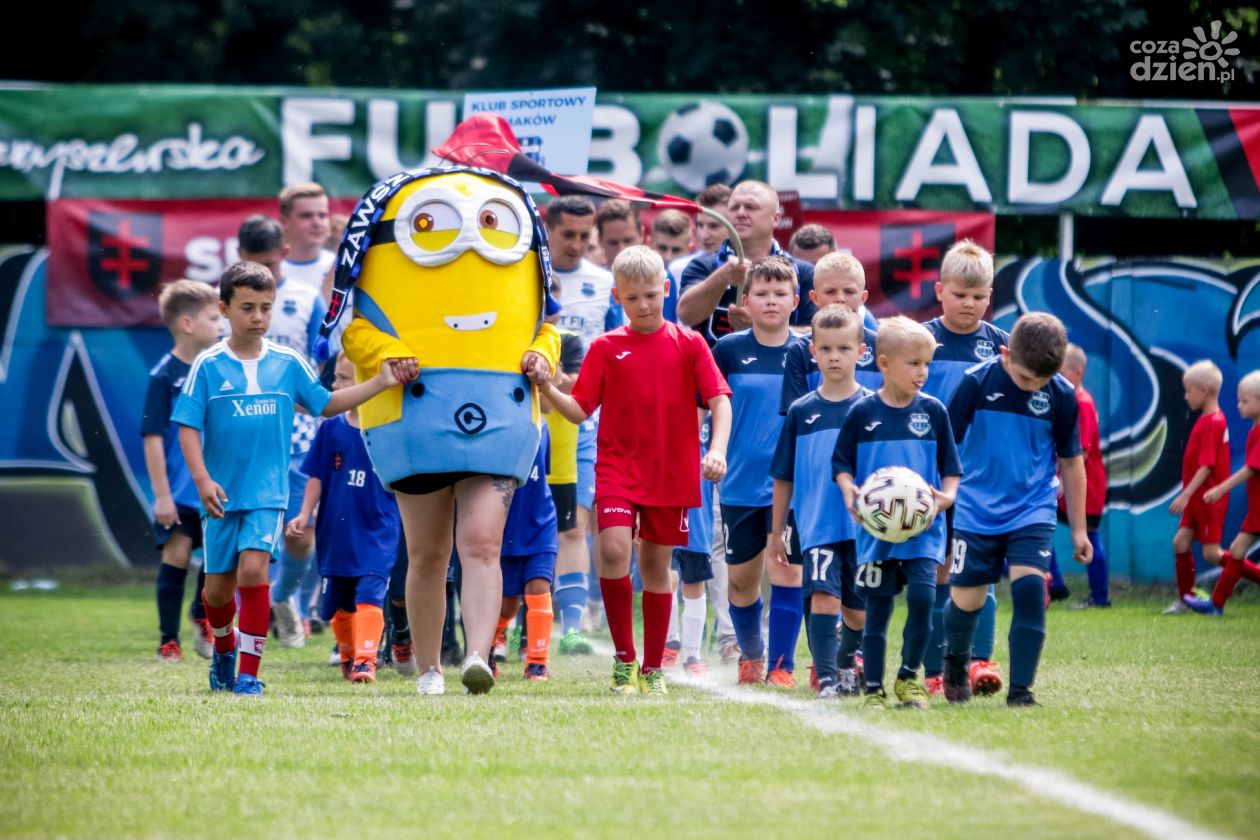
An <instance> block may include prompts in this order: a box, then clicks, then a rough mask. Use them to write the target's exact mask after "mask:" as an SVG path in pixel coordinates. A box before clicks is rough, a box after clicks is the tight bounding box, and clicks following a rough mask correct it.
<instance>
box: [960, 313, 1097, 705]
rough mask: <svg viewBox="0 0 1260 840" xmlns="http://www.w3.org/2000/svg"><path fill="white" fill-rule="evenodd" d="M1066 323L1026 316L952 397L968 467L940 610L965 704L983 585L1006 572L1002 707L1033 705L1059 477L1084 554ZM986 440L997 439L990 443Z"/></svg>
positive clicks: (1077, 554)
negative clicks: (1007, 626)
mask: <svg viewBox="0 0 1260 840" xmlns="http://www.w3.org/2000/svg"><path fill="white" fill-rule="evenodd" d="M1066 349H1067V331H1066V330H1065V329H1064V328H1063V323H1062V322H1061V321H1060V320H1059V319H1058V318H1056V317H1054V316H1053V315H1050V314H1048V313H1045V312H1032V313H1029V314H1027V315H1024V316H1023V317H1022V318H1020V319H1019V321H1017V322H1016V324H1015V330H1014V331H1013V332H1012V333H1011V340H1010V347H1009V349H1008V348H1007V347H1003V348H1001V349H1000V351H999V354H1000V355H999V357H998V358H996V359H990V360H988V361H986V362H982V363H980V364H978V365H975V366H974V367H972V368H971V369H969V370H968V371H967V374H966V376H964V377H963V381H962V383H961V384H960V385H959V386H958V389H957V390H956V391H955V392H954V396H953V398H952V399H951V400H950V404H949V415H950V420H951V422H952V424H953V429H954V437H955V439H956V440H957V441H958V444H959V451H960V454H961V457H962V463H963V466H964V469H965V470H966V475H965V477H964V478H963V482H962V486H961V487H960V488H959V490H958V504H957V511H956V513H955V514H954V543H953V547H952V550H951V563H950V575H949V582H950V602H949V604H948V605H947V606H946V608H945V632H946V644H947V652H946V654H945V697H946V699H948V700H949V701H950V702H951V703H964V702H966V701H967V700H969V699H971V694H972V691H971V680H970V677H969V675H968V673H967V662H968V659H969V658H970V655H971V647H972V642H973V639H974V636H975V632H976V622H977V621H978V619H979V613H980V608H981V606H982V605H983V604H984V599H985V592H986V589H987V588H988V587H989V586H990V585H991V584H994V583H997V581H998V580H999V579H1000V578H1001V575H1002V567H1003V565H1004V564H1005V565H1008V566H1009V567H1010V577H1011V605H1012V615H1011V632H1010V653H1011V687H1010V690H1009V691H1008V692H1007V695H1006V704H1007V705H1008V706H1032V705H1036V702H1035V700H1034V698H1033V693H1032V684H1033V679H1034V677H1035V676H1036V673H1037V663H1038V661H1039V660H1040V658H1041V648H1042V645H1043V644H1044V642H1045V637H1046V599H1045V591H1046V590H1045V577H1046V572H1047V570H1048V569H1049V567H1050V557H1051V554H1052V547H1053V542H1054V528H1055V509H1056V506H1057V501H1058V488H1059V479H1058V478H1057V477H1056V475H1055V473H1056V468H1057V471H1058V472H1060V473H1061V474H1062V476H1063V485H1064V489H1065V491H1066V492H1065V494H1064V495H1065V500H1066V502H1067V509H1068V521H1069V523H1070V525H1071V529H1072V548H1073V558H1074V559H1075V560H1076V561H1077V562H1080V563H1089V561H1090V559H1091V556H1092V549H1091V547H1090V542H1089V536H1088V535H1087V533H1086V527H1085V466H1084V461H1083V460H1082V458H1081V440H1080V433H1079V432H1078V430H1077V412H1078V408H1077V402H1076V392H1075V390H1074V389H1073V388H1072V384H1071V383H1070V382H1068V381H1067V380H1066V379H1065V378H1063V377H1062V376H1060V375H1059V369H1060V368H1061V367H1062V365H1063V356H1064V353H1065V351H1066ZM994 441H1001V445H995V444H994Z"/></svg>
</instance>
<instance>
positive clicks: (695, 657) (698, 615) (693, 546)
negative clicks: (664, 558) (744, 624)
mask: <svg viewBox="0 0 1260 840" xmlns="http://www.w3.org/2000/svg"><path fill="white" fill-rule="evenodd" d="M699 414H700V415H707V412H705V411H704V410H703V409H702V410H700V412H699ZM699 423H700V453H701V456H702V457H703V455H704V453H706V452H707V451H708V450H709V431H710V426H709V418H708V417H707V416H705V417H703V419H700V420H699ZM712 548H713V482H712V481H707V480H705V479H701V480H700V506H699V507H694V508H691V509H690V510H688V511H687V545H686V546H685V547H681V548H675V549H674V558H673V575H674V576H676V577H677V581H678V583H679V584H680V586H681V588H682V616H681V622H679V623H681V625H682V633H681V638H679V639H678V641H677V642H674V641H672V640H670V641H667V642H666V643H665V648H666V654H665V655H666V658H667V659H668V657H669V651H670V649H671V645H674V644H677V646H678V647H677V650H678V651H679V654H676V656H677V655H681V656H682V660H683V668H684V670H685V671H686V672H687V674H688V675H690V676H693V677H703V676H706V675H707V674H708V673H709V666H708V664H706V663H705V661H704V659H702V658H701V656H700V644H701V642H702V641H703V639H704V624H705V621H706V620H707V619H708V615H709V605H708V599H707V598H706V597H705V585H706V584H708V582H709V581H711V580H713V553H712ZM674 610H675V612H677V610H678V605H677V600H675V603H674ZM675 664H676V662H675ZM665 667H669V666H668V664H667V665H666V666H665Z"/></svg>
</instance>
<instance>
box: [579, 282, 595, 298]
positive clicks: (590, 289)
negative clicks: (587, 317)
mask: <svg viewBox="0 0 1260 840" xmlns="http://www.w3.org/2000/svg"><path fill="white" fill-rule="evenodd" d="M582 297H588V298H593V297H595V284H594V283H591V282H589V281H588V282H584V283H583V284H582Z"/></svg>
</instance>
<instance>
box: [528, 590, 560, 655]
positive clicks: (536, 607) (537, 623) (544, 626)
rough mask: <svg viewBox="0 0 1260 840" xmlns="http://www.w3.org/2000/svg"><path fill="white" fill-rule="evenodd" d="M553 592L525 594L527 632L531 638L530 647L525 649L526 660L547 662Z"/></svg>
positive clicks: (549, 648) (549, 647)
mask: <svg viewBox="0 0 1260 840" xmlns="http://www.w3.org/2000/svg"><path fill="white" fill-rule="evenodd" d="M553 618H554V616H553V615H552V612H551V593H550V592H544V593H543V594H541V595H526V596H525V634H526V638H527V639H529V647H528V648H527V649H526V651H525V661H526V662H527V663H531V662H532V663H536V664H539V665H546V664H547V654H548V653H550V651H551V622H552V619H553Z"/></svg>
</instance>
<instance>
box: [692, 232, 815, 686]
mask: <svg viewBox="0 0 1260 840" xmlns="http://www.w3.org/2000/svg"><path fill="white" fill-rule="evenodd" d="M797 288H798V286H797V282H796V270H795V268H794V267H793V265H792V263H791V262H789V261H788V260H787V259H785V258H783V257H774V256H771V257H766V258H765V259H762V260H758V261H757V262H755V263H753V264H752V266H751V267H749V269H748V274H747V276H746V277H745V279H744V303H745V306H746V307H747V309H748V311H749V315H750V316H751V317H752V322H753V325H752V328H751V329H749V330H743V331H741V332H736V333H731V334H730V335H726V336H723V337H722V338H721V339H719V340H718V342H717V344H715V345H714V347H713V359H714V361H716V362H717V366H718V370H720V371H721V372H722V375H723V376H724V377H726V381H727V383H728V384H729V385H730V386H731V391H732V397H731V410H732V413H733V415H734V417H733V419H732V422H731V444H730V450H729V455H728V457H729V468H728V470H727V473H726V477H725V478H724V479H723V480H722V484H721V487H720V493H721V511H722V528H723V529H724V532H725V536H726V563H727V566H728V567H729V576H728V584H729V597H730V604H731V607H730V611H731V622H732V623H733V624H734V626H735V635H736V637H737V638H738V640H739V647H740V652H741V656H740V663H739V681H740V683H742V684H752V683H757V682H761V681H762V678H763V674H764V671H763V669H764V658H765V656H766V653H767V648H766V645H765V644H764V643H763V642H762V636H761V611H762V600H761V576H762V572H763V570H764V569H765V549H766V546H767V544H768V542H769V538H770V534H771V522H770V515H771V503H772V501H773V496H774V482H773V480H772V479H771V477H770V461H771V458H772V457H773V454H774V447H775V444H776V443H777V442H778V439H779V429H780V428H781V427H782V425H783V419H782V417H781V416H780V414H779V396H780V394H781V393H782V390H783V366H784V359H785V357H786V356H787V354H788V352H789V350H790V349H791V348H792V347H793V346H794V345H801V344H805V340H804V339H802V338H800V337H799V336H797V335H795V334H794V333H793V332H792V331H791V330H790V329H788V320H789V318H790V317H791V315H792V312H793V310H795V309H796V304H797V302H798V296H797ZM797 556H798V557H799V555H797ZM799 562H800V561H799V559H798V560H797V561H796V563H797V565H791V566H786V565H779V564H774V565H772V566H771V567H770V569H769V572H770V586H771V589H770V592H771V594H770V640H769V651H768V652H769V655H770V672H769V674H766V675H765V680H766V681H767V682H769V683H770V684H771V685H776V686H780V687H790V686H793V685H795V683H796V679H795V677H794V676H793V671H794V670H795V651H796V639H797V637H798V636H799V635H800V631H801V618H802V615H803V609H804V608H803V604H802V601H801V570H800V567H799Z"/></svg>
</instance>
